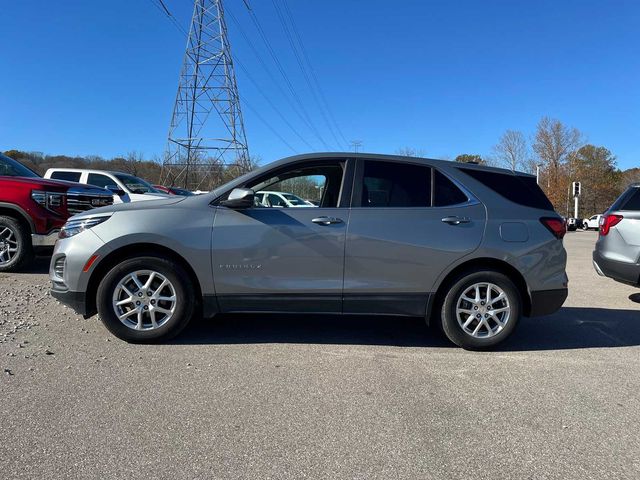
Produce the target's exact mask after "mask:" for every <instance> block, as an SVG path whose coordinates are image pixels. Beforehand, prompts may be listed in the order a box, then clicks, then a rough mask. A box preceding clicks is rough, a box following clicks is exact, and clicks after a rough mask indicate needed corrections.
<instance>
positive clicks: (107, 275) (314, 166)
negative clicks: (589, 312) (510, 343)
mask: <svg viewBox="0 0 640 480" xmlns="http://www.w3.org/2000/svg"><path fill="white" fill-rule="evenodd" d="M263 191H288V192H291V193H293V194H295V195H298V196H301V197H302V198H304V191H315V192H321V199H320V201H319V205H318V206H317V207H316V208H273V207H269V206H267V205H264V204H260V203H256V202H255V195H256V192H263ZM565 231H566V227H565V224H564V221H563V220H562V218H561V217H560V216H558V215H557V214H556V213H555V212H554V210H553V207H552V205H551V203H550V202H549V200H548V199H547V197H546V196H545V195H544V193H543V192H542V190H540V188H539V187H538V185H537V184H536V180H535V177H533V176H531V175H526V174H520V173H514V172H511V171H509V170H502V169H497V168H490V167H484V166H479V165H471V164H461V163H456V162H448V161H442V160H429V159H421V158H412V157H397V156H387V155H374V154H362V153H360V154H353V153H327V154H313V155H301V156H296V157H291V158H287V159H284V160H280V161H278V162H275V163H273V164H271V165H268V166H266V167H263V168H260V169H258V170H256V171H254V172H251V173H249V174H247V175H244V176H242V177H240V178H238V179H236V180H234V181H232V182H230V183H228V184H227V185H224V186H222V187H220V188H218V189H216V190H214V191H213V192H211V193H209V194H206V195H202V196H195V197H182V198H180V197H174V198H171V199H167V200H162V201H151V202H138V203H130V204H126V205H117V206H113V207H111V208H102V209H99V210H96V211H94V212H92V213H91V214H85V215H78V216H76V217H74V218H73V219H71V220H70V221H69V222H68V223H67V225H66V226H65V227H64V228H63V229H62V231H61V233H60V239H59V240H58V242H57V244H56V248H55V252H54V255H53V258H52V261H51V269H50V278H51V281H52V291H51V293H52V295H53V296H54V297H56V298H57V299H59V300H60V301H61V302H63V303H66V304H68V305H70V306H72V307H73V308H75V310H76V311H78V312H79V313H81V314H83V315H85V316H91V315H94V314H96V313H97V312H98V313H99V314H100V318H101V320H102V321H103V323H104V324H105V326H106V327H107V328H108V329H109V330H110V331H111V332H112V333H113V334H115V335H116V336H118V337H120V338H121V339H124V340H127V341H131V342H150V341H159V340H163V339H168V338H170V337H172V336H174V335H176V334H178V333H179V332H180V331H181V330H182V329H183V328H184V327H185V326H186V325H187V323H188V322H189V320H190V319H191V317H192V316H193V315H196V314H198V315H203V316H204V317H212V316H213V315H215V314H216V313H218V312H278V313H296V314H305V313H324V314H359V315H362V314H364V315H380V314H384V315H408V316H419V317H423V318H425V319H426V320H427V321H428V322H433V323H436V324H439V325H441V326H442V329H443V330H444V333H445V334H446V335H447V337H448V338H449V339H450V340H451V341H452V342H454V343H456V344H457V345H460V346H462V347H465V348H473V349H482V348H489V347H492V346H494V345H496V344H498V343H499V342H501V341H503V340H504V339H506V338H507V337H508V336H509V335H510V334H511V333H512V332H513V330H514V328H515V327H516V325H517V323H518V320H519V319H520V317H521V316H522V315H524V316H535V315H544V314H548V313H552V312H554V311H556V310H557V309H558V308H560V306H561V305H562V304H563V302H564V300H565V298H566V296H567V276H566V273H565V264H566V252H565V250H564V247H563V245H562V237H563V236H564V234H565ZM300 321H304V317H301V319H300Z"/></svg>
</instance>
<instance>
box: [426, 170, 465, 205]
mask: <svg viewBox="0 0 640 480" xmlns="http://www.w3.org/2000/svg"><path fill="white" fill-rule="evenodd" d="M433 188H434V195H433V205H434V206H435V207H446V206H448V205H457V204H460V203H465V202H466V201H467V200H469V199H468V198H467V196H466V195H465V194H464V193H462V190H460V189H459V188H458V187H456V186H455V184H454V183H453V182H452V181H451V180H449V179H448V178H447V177H445V176H444V175H443V174H442V173H440V172H439V171H437V170H435V172H434V178H433Z"/></svg>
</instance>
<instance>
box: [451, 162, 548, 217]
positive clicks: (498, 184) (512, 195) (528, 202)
mask: <svg viewBox="0 0 640 480" xmlns="http://www.w3.org/2000/svg"><path fill="white" fill-rule="evenodd" d="M459 170H461V171H463V172H464V173H466V174H467V175H469V176H470V177H472V178H473V179H474V180H477V181H479V182H480V183H482V184H483V185H484V186H485V187H487V188H489V189H491V190H493V191H494V192H496V193H497V194H498V195H500V196H502V197H504V198H506V199H507V200H509V201H511V202H513V203H517V204H518V205H523V206H525V207H531V208H538V209H540V210H549V211H554V208H553V205H552V204H551V202H550V201H549V199H548V198H547V196H546V195H545V194H544V192H543V191H542V189H541V188H540V187H539V186H538V184H537V183H536V179H535V177H526V176H522V175H512V174H509V173H497V172H489V171H485V170H476V169H471V168H460V169H459Z"/></svg>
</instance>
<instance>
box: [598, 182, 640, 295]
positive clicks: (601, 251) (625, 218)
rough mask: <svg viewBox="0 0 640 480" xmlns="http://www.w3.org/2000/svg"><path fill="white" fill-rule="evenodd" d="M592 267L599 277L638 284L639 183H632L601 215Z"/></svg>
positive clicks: (639, 282)
mask: <svg viewBox="0 0 640 480" xmlns="http://www.w3.org/2000/svg"><path fill="white" fill-rule="evenodd" d="M593 266H594V267H595V269H596V272H598V273H599V274H600V275H602V276H606V277H610V278H613V279H614V280H617V281H618V282H622V283H627V284H629V285H633V286H640V184H634V185H631V186H630V187H629V188H628V189H627V190H626V191H625V192H624V193H623V194H622V195H620V197H618V199H617V200H616V201H615V202H614V204H613V205H612V206H611V208H609V210H607V211H606V212H605V214H604V215H602V216H601V217H600V234H599V236H598V241H597V242H596V248H595V250H594V251H593Z"/></svg>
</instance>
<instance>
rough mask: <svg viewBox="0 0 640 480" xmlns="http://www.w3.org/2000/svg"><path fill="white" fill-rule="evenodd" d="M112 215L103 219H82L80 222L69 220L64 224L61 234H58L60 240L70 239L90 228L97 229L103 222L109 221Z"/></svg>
mask: <svg viewBox="0 0 640 480" xmlns="http://www.w3.org/2000/svg"><path fill="white" fill-rule="evenodd" d="M110 217H111V215H107V216H102V217H90V218H81V219H78V220H69V221H68V222H67V223H65V224H64V227H62V230H60V233H58V238H69V237H73V236H74V235H77V234H79V233H82V232H84V231H85V230H89V229H90V228H93V227H95V226H96V225H99V224H101V223H102V222H104V221H106V220H108V219H109V218H110Z"/></svg>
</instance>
